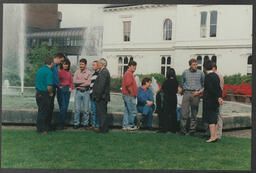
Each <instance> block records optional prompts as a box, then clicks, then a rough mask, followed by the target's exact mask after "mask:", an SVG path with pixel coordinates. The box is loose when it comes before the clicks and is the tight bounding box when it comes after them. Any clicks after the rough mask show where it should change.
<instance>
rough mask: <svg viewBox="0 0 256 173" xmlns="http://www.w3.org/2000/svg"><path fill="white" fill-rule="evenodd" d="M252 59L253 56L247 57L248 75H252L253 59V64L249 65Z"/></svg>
mask: <svg viewBox="0 0 256 173" xmlns="http://www.w3.org/2000/svg"><path fill="white" fill-rule="evenodd" d="M250 57H251V58H252V55H249V56H248V57H247V75H249V74H252V59H251V63H249V58H250Z"/></svg>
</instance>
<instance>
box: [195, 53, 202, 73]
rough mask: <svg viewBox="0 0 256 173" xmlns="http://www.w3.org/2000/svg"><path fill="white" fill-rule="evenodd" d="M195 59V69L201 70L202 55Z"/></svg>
mask: <svg viewBox="0 0 256 173" xmlns="http://www.w3.org/2000/svg"><path fill="white" fill-rule="evenodd" d="M196 60H197V69H199V70H202V57H201V56H197V58H196Z"/></svg>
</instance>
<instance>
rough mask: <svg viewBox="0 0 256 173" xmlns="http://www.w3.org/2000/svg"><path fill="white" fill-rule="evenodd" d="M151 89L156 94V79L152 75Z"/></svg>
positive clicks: (157, 88) (157, 87)
mask: <svg viewBox="0 0 256 173" xmlns="http://www.w3.org/2000/svg"><path fill="white" fill-rule="evenodd" d="M151 89H152V92H153V93H154V94H156V93H157V91H158V90H159V86H158V84H157V81H156V79H155V78H154V77H152V83H151Z"/></svg>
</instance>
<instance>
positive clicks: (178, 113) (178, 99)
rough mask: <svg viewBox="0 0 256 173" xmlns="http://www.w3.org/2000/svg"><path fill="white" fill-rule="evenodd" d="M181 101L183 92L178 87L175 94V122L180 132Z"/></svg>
mask: <svg viewBox="0 0 256 173" xmlns="http://www.w3.org/2000/svg"><path fill="white" fill-rule="evenodd" d="M182 99H183V92H182V88H181V86H180V85H179V87H178V93H177V109H176V112H177V122H178V131H179V130H180V119H181V103H182Z"/></svg>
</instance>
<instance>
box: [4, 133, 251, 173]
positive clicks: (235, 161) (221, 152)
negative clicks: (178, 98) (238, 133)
mask: <svg viewBox="0 0 256 173" xmlns="http://www.w3.org/2000/svg"><path fill="white" fill-rule="evenodd" d="M250 153H251V140H250V139H242V138H241V139H240V138H231V137H223V139H222V140H221V141H218V142H217V143H211V144H208V143H205V139H202V138H198V137H190V136H179V135H176V134H158V133H146V132H122V131H112V132H110V133H108V134H96V133H94V132H91V131H57V132H54V133H50V134H48V135H38V134H37V133H36V132H35V131H33V130H7V129H3V130H2V157H1V158H2V168H63V169H68V168H70V169H184V170H188V169H192V170H193V169H196V170H197V169H199V170H200V169H203V170H211V169H212V170H249V169H250V165H251V163H250V158H251V154H250Z"/></svg>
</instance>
